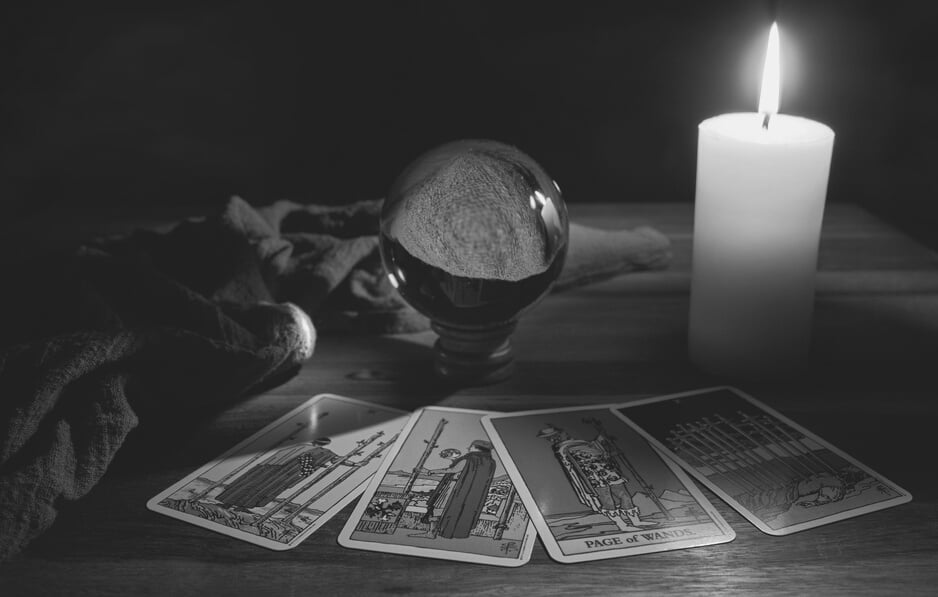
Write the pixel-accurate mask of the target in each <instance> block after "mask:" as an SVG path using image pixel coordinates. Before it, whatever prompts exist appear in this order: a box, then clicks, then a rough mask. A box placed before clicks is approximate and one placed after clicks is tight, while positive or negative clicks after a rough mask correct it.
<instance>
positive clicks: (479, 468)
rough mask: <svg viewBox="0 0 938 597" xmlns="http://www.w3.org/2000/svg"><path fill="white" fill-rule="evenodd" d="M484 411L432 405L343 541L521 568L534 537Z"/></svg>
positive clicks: (387, 463)
mask: <svg viewBox="0 0 938 597" xmlns="http://www.w3.org/2000/svg"><path fill="white" fill-rule="evenodd" d="M485 414H488V413H487V412H485V411H475V410H463V409H455V408H443V407H426V408H423V409H421V410H419V411H417V412H416V413H414V415H412V417H411V419H410V421H409V422H408V424H407V426H406V427H405V428H404V430H403V431H402V432H401V439H400V441H398V442H397V444H395V446H394V448H393V449H392V451H391V452H390V453H389V454H388V456H387V457H386V458H385V459H384V461H383V462H382V465H381V468H380V470H379V471H378V472H377V473H376V474H375V476H374V477H373V478H372V480H371V483H370V484H369V486H368V489H366V490H365V494H364V496H363V497H362V499H361V501H359V502H358V505H357V506H356V507H355V511H354V512H353V513H352V515H351V517H350V518H349V520H348V522H347V523H346V525H345V528H344V529H342V532H341V533H340V534H339V544H341V545H343V546H345V547H350V548H354V549H366V550H372V551H381V552H390V553H402V554H408V555H416V556H423V557H431V558H441V559H447V560H458V561H465V562H477V563H482V564H493V565H496V566H520V565H522V564H524V563H525V562H527V561H528V560H529V559H530V557H531V550H532V548H533V545H534V538H535V536H536V533H535V530H534V527H533V526H532V525H531V522H530V519H529V517H528V513H527V511H526V510H525V508H524V506H523V504H522V503H521V501H520V499H518V495H517V491H516V489H515V487H514V485H513V484H512V482H511V480H510V479H509V478H508V475H507V473H506V472H505V469H504V466H503V465H502V463H501V461H500V459H499V456H498V454H496V453H495V452H494V451H493V450H492V443H491V441H490V440H489V437H488V435H487V434H486V433H485V430H483V429H482V424H481V422H480V420H481V418H482V416H483V415H485Z"/></svg>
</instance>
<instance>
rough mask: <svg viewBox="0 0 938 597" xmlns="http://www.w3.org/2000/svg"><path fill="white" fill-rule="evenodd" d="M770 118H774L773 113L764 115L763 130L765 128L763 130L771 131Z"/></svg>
mask: <svg viewBox="0 0 938 597" xmlns="http://www.w3.org/2000/svg"><path fill="white" fill-rule="evenodd" d="M770 118H772V113H771V112H766V113H765V114H763V117H762V128H763V129H765V130H769V119H770Z"/></svg>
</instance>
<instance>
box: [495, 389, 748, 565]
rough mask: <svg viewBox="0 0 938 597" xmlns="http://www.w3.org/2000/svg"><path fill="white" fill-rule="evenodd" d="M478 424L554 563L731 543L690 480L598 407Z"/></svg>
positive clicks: (526, 414)
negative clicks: (501, 463)
mask: <svg viewBox="0 0 938 597" xmlns="http://www.w3.org/2000/svg"><path fill="white" fill-rule="evenodd" d="M482 424H483V426H484V427H485V429H486V431H488V432H489V436H490V437H491V438H492V441H493V443H494V444H495V449H496V451H497V452H498V453H499V454H500V455H501V456H502V458H503V460H504V463H505V468H506V469H507V470H508V473H509V476H510V477H511V480H512V481H513V482H514V483H515V487H517V488H518V493H519V494H520V495H521V501H522V502H523V503H524V505H525V507H527V509H528V512H530V513H531V519H532V520H533V522H534V526H535V527H536V528H537V531H538V533H539V534H540V536H541V541H543V542H544V545H545V546H546V547H547V553H549V554H550V556H551V557H552V558H554V559H555V560H557V561H558V562H563V563H573V562H584V561H589V560H601V559H607V558H616V557H622V556H630V555H638V554H643V553H650V552H657V551H667V550H672V549H682V548H686V547H697V546H702V545H713V544H716V543H726V542H728V541H732V540H733V539H734V538H735V537H736V534H735V533H734V532H733V530H732V529H731V528H730V527H729V525H727V524H726V522H725V521H724V520H723V518H722V517H721V516H720V514H719V513H718V512H717V511H716V510H714V508H713V506H712V505H711V504H710V503H709V502H708V501H707V499H706V498H705V497H704V496H703V495H702V494H701V493H700V490H698V489H697V487H695V486H694V484H693V483H692V482H691V480H690V479H689V478H688V477H687V476H686V475H685V474H684V473H683V472H682V471H681V470H680V469H679V468H678V467H677V466H676V465H673V464H671V463H668V462H666V461H665V459H663V458H662V457H661V456H660V455H659V454H658V453H657V452H656V451H655V450H654V449H653V448H652V447H651V446H650V445H649V444H648V442H646V441H645V440H644V439H643V438H642V437H641V436H640V435H639V434H638V433H636V432H635V431H634V430H633V429H632V428H631V427H629V426H628V425H626V424H625V423H623V422H622V420H621V419H619V418H618V417H616V416H615V415H614V414H613V413H612V412H611V411H610V410H609V407H608V406H599V407H587V408H581V407H574V408H562V409H550V410H537V411H527V412H520V413H511V414H503V415H491V416H489V417H486V418H485V419H483V421H482Z"/></svg>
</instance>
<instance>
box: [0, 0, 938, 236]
mask: <svg viewBox="0 0 938 597" xmlns="http://www.w3.org/2000/svg"><path fill="white" fill-rule="evenodd" d="M7 4H9V3H7ZM934 6H935V4H934V3H931V2H924V1H923V2H909V1H898V2H897V1H892V2H867V1H847V0H808V1H789V2H781V3H780V4H779V6H778V9H777V11H778V16H779V21H780V27H781V35H782V39H781V43H782V56H783V72H784V75H783V76H784V81H783V97H782V111H783V112H787V113H791V114H797V115H801V116H806V117H809V118H813V119H816V120H819V121H821V122H824V123H826V124H828V125H830V126H831V127H832V128H833V129H834V130H835V132H836V134H837V139H836V142H835V149H834V161H833V166H832V173H831V182H830V187H829V194H828V197H829V200H830V201H853V202H857V203H860V204H862V205H864V206H867V207H868V208H870V209H872V210H873V211H874V212H876V213H878V214H879V215H882V216H884V217H885V218H886V219H887V220H889V221H891V222H893V223H895V224H897V225H898V226H900V227H902V228H903V229H905V230H907V231H909V232H911V233H912V234H914V235H915V236H917V237H918V238H919V239H921V240H923V241H925V242H927V243H929V244H931V245H932V246H935V245H938V234H934V233H933V231H934V230H935V228H936V226H938V207H936V203H938V197H936V190H938V184H936V182H935V178H934V176H933V175H932V173H931V170H932V169H931V168H930V166H931V163H932V162H934V161H935V160H936V159H938V141H936V139H938V79H936V77H935V74H936V73H935V68H936V64H938V62H936V60H935V59H934V57H933V56H934V54H935V51H934V45H935V34H936V31H938V28H936V25H938V18H936V15H938V9H936V8H934ZM0 12H2V13H3V14H0V23H2V24H0V28H2V29H0V34H2V44H3V48H2V54H0V60H2V62H0V69H2V70H0V84H2V88H0V209H2V210H3V212H2V213H4V214H6V216H7V217H9V216H10V215H15V214H18V213H22V212H24V211H34V210H37V209H40V208H42V207H43V206H47V205H49V204H53V203H58V204H70V205H87V206H104V207H109V208H110V207H113V206H151V207H152V206H159V205H163V204H166V205H168V204H192V205H193V206H194V207H195V208H196V209H199V208H204V209H208V208H209V206H212V205H215V204H217V203H218V202H220V201H222V200H223V199H225V198H226V197H227V196H229V195H231V194H235V193H237V194H240V195H242V196H243V197H245V198H246V199H248V200H249V201H251V202H252V203H255V204H262V203H267V202H270V201H273V200H275V199H279V198H293V199H297V200H301V201H311V202H321V203H343V202H348V201H353V200H357V199H365V198H375V197H380V196H382V195H383V194H384V192H385V190H386V189H387V187H388V186H389V185H390V182H391V181H392V180H393V178H394V177H395V175H396V174H397V173H398V172H399V171H400V170H401V169H402V168H403V167H404V166H405V165H406V164H407V162H409V161H410V160H411V159H413V158H414V157H415V156H416V155H418V154H419V153H420V152H422V151H424V150H426V149H428V148H430V147H432V146H434V145H436V144H439V143H442V142H444V141H448V140H452V139H456V138H464V137H486V138H493V139H498V140H501V141H505V142H508V143H511V144H514V145H517V146H518V147H520V148H521V149H523V150H525V151H526V152H528V153H530V154H531V155H532V156H533V157H535V159H537V160H538V161H540V162H541V163H542V165H543V166H544V167H545V168H546V169H547V171H548V172H549V173H550V174H551V175H552V176H553V177H554V178H556V179H557V180H558V182H559V183H560V185H561V186H562V187H563V189H564V193H565V197H566V199H567V201H568V202H578V201H624V202H629V201H692V200H693V194H694V171H695V155H696V126H697V124H698V123H699V122H700V121H701V120H703V119H705V118H707V117H709V116H713V115H716V114H719V113H723V112H732V111H754V110H755V108H756V105H757V102H758V87H759V81H760V75H761V68H762V59H763V55H764V51H765V49H764V48H765V40H766V36H767V30H768V26H769V24H770V22H771V17H770V14H771V13H772V8H771V3H770V2H768V1H766V2H759V1H756V0H736V1H720V2H696V3H689V2H641V3H632V2H576V3H574V2H565V3H556V4H555V3H544V2H530V1H526V2H490V1H481V2H392V1H387V2H345V3H323V2H309V3H305V4H304V5H303V7H302V8H299V7H295V6H293V5H292V4H289V5H287V4H279V5H278V4H275V3H267V5H265V4H262V3H259V2H257V3H255V2H166V1H163V2H152V1H143V2H114V3H101V2H73V3H69V4H65V3H62V4H59V5H55V4H42V5H36V6H33V7H31V8H24V7H23V6H19V7H17V8H10V7H7V8H3V9H0Z"/></svg>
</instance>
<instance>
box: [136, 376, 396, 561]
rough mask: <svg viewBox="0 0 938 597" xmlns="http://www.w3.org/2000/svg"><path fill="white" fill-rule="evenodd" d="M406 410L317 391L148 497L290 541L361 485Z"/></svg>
mask: <svg viewBox="0 0 938 597" xmlns="http://www.w3.org/2000/svg"><path fill="white" fill-rule="evenodd" d="M406 420H407V415H406V413H405V412H404V411H401V410H398V409H394V408H389V407H385V406H379V405H375V404H370V403H367V402H362V401H359V400H353V399H351V398H344V397H342V396H335V395H332V394H321V395H319V396H316V397H314V398H312V399H311V400H309V401H307V402H306V403H305V404H303V405H301V406H299V407H297V408H296V409H294V410H292V411H291V412H289V413H287V414H286V415H284V416H283V417H281V418H280V419H278V420H276V421H274V422H273V423H271V424H270V425H268V426H267V427H265V428H264V429H262V430H260V431H259V432H257V433H256V434H254V435H252V436H251V437H249V438H248V439H246V440H245V441H243V442H241V443H240V444H238V445H237V446H235V447H234V448H232V449H231V450H229V451H228V452H226V453H225V454H223V455H222V456H220V457H219V458H217V459H216V460H214V461H212V462H210V463H208V464H206V465H205V466H203V467H202V468H200V469H199V470H197V471H195V472H194V473H192V474H190V475H189V476H187V477H186V478H184V479H183V480H181V481H179V482H178V483H176V484H174V485H173V486H172V487H170V488H169V489H167V490H165V491H163V492H161V493H160V494H159V495H157V496H156V497H154V498H152V499H151V500H150V501H149V502H147V507H148V508H149V509H150V510H153V511H154V512H159V513H160V514H165V515H167V516H171V517H173V518H178V519H180V520H183V521H186V522H189V523H192V524H195V525H198V526H201V527H204V528H207V529H211V530H213V531H217V532H219V533H223V534H225V535H229V536H232V537H236V538H238V539H242V540H244V541H248V542H250V543H254V544H257V545H261V546H263V547H267V548H270V549H276V550H284V549H291V548H293V547H296V546H297V545H299V544H300V542H302V541H303V539H305V538H306V537H308V536H309V535H310V534H311V533H313V532H314V531H315V530H316V529H318V528H319V527H320V526H322V525H323V524H324V523H325V522H326V521H327V520H329V518H331V517H332V516H333V515H334V514H335V513H337V512H338V511H339V510H341V509H342V508H343V507H344V506H345V505H346V504H348V503H349V502H350V501H352V500H353V499H355V497H357V496H358V495H360V494H361V492H362V491H364V489H365V485H366V484H367V482H368V479H369V478H370V477H371V476H372V475H373V474H374V472H375V471H376V470H377V469H378V466H379V464H380V460H381V458H382V457H383V455H384V454H385V453H386V452H387V451H388V450H389V448H390V447H391V445H392V444H393V443H394V441H395V440H396V438H397V434H398V433H399V432H400V430H401V428H402V427H403V426H404V423H405V422H406Z"/></svg>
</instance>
